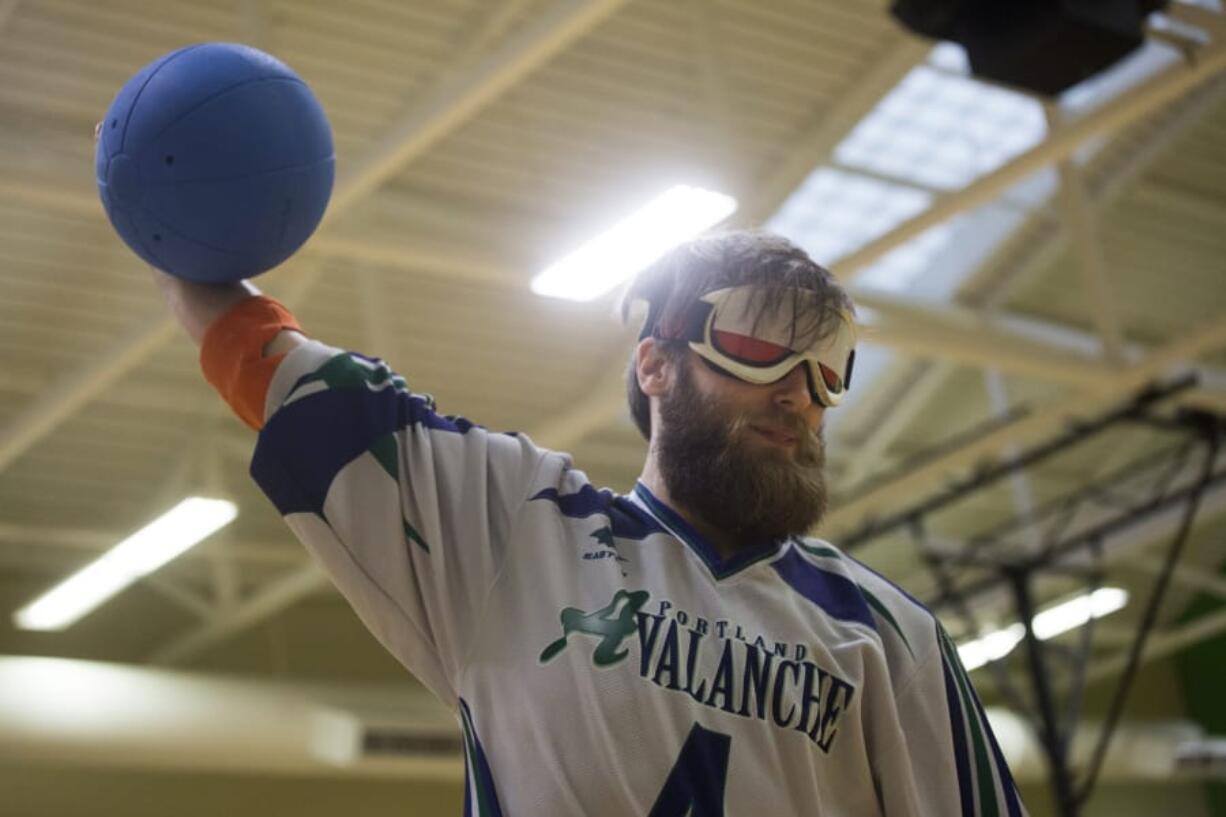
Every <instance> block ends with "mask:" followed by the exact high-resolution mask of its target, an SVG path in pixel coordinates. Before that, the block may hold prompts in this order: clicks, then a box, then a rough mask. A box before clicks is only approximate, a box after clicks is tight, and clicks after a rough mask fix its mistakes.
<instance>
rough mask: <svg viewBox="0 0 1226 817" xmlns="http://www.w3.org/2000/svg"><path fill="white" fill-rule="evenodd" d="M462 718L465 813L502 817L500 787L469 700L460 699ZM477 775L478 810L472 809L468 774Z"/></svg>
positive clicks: (483, 816)
mask: <svg viewBox="0 0 1226 817" xmlns="http://www.w3.org/2000/svg"><path fill="white" fill-rule="evenodd" d="M460 719H461V723H462V724H463V726H464V742H465V750H466V752H465V758H464V777H465V781H464V783H465V786H464V788H465V794H464V813H465V815H469V814H476V815H480V817H502V806H501V805H500V804H499V802H498V788H497V787H496V786H495V785H494V775H493V774H492V773H491V772H490V764H489V762H488V761H487V760H486V759H485V749H483V748H482V747H481V740H480V738H478V737H477V729H476V727H474V726H473V718H472V713H471V712H470V711H469V709H468V702H467V701H465V700H464V699H463V698H461V699H460ZM469 774H472V775H473V776H475V777H476V784H477V786H476V788H477V804H476V805H477V810H476V811H471V810H470V809H471V803H470V801H469V799H468V793H467V790H468V788H469V786H468V782H469V781H468V779H467V778H468V775H469Z"/></svg>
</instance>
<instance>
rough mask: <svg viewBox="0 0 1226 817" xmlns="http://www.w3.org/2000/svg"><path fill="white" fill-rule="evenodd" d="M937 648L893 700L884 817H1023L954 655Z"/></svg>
mask: <svg viewBox="0 0 1226 817" xmlns="http://www.w3.org/2000/svg"><path fill="white" fill-rule="evenodd" d="M934 627H935V630H936V634H935V638H936V643H935V644H934V645H932V647H931V649H930V651H929V654H928V655H927V657H926V658H925V659H924V660H923V661H921V662H920V663H919V664H918V666H917V668H916V670H915V672H914V674H913V675H912V676H911V678H910V679H908V681H907V682H906V684H905V685H904V686H903V687H902V688H900V690H899V691H898V694H897V707H898V711H897V718H898V725H899V735H898V736H897V738H896V739H895V740H894V741H892V743H891V745H890V747H889V748H888V749H887V750H886V751H884V752H882V753H881V756H880V757H879V758H878V762H877V765H878V785H879V790H880V797H881V801H882V806H883V811H884V813H885V815H886V817H902V816H903V815H906V817H945V816H946V815H958V817H989V815H999V817H1025V815H1026V810H1025V807H1024V806H1023V805H1022V801H1021V797H1020V796H1019V795H1018V792H1017V788H1016V786H1015V785H1014V782H1013V776H1012V775H1011V774H1010V773H1009V768H1008V765H1007V764H1006V762H1005V758H1004V754H1003V753H1002V752H1001V750H1000V746H999V745H998V744H997V742H996V737H995V735H994V734H993V733H992V727H991V725H990V724H989V723H988V719H987V716H986V715H985V714H984V711H983V707H982V706H981V705H980V703H979V698H978V696H977V695H976V694H975V690H974V687H972V686H971V681H970V677H969V676H968V675H967V672H966V670H965V669H963V667H962V662H961V661H960V660H959V658H958V652H957V648H956V647H955V646H954V643H953V641H952V640H951V639H950V637H949V636H948V635H947V634H946V633H945V630H944V628H942V627H941V625H940V624H939V623H934Z"/></svg>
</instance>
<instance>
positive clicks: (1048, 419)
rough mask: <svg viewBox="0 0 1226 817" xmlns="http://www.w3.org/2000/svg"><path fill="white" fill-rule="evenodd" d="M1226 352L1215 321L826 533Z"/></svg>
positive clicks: (846, 515) (1223, 332) (860, 504)
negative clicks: (1179, 368) (1211, 354)
mask: <svg viewBox="0 0 1226 817" xmlns="http://www.w3.org/2000/svg"><path fill="white" fill-rule="evenodd" d="M1222 346H1226V318H1219V319H1218V320H1215V321H1211V322H1209V323H1206V324H1205V325H1203V326H1201V327H1199V328H1198V329H1195V330H1193V331H1192V332H1189V333H1188V334H1186V335H1184V336H1183V337H1180V338H1177V339H1176V340H1174V341H1172V342H1170V343H1168V344H1166V345H1165V346H1163V347H1161V348H1160V349H1158V350H1156V351H1153V352H1151V353H1150V354H1149V355H1147V356H1146V357H1145V359H1143V360H1142V361H1141V362H1139V363H1136V364H1134V365H1132V366H1129V367H1128V368H1126V369H1123V370H1121V371H1118V372H1116V373H1115V374H1114V375H1113V376H1112V378H1111V380H1110V381H1109V383H1106V384H1102V387H1101V388H1100V389H1099V390H1098V391H1096V392H1093V393H1091V392H1084V391H1075V392H1073V393H1072V394H1070V395H1069V396H1068V397H1065V398H1064V399H1061V400H1057V401H1054V402H1052V403H1049V404H1047V405H1044V406H1040V407H1038V408H1036V409H1035V410H1034V411H1032V412H1030V413H1029V414H1027V415H1025V416H1024V417H1022V418H1019V419H1017V420H1014V421H1013V422H1011V423H1008V424H1006V425H1004V426H1001V427H999V428H996V429H994V430H992V431H991V432H989V433H988V434H985V435H983V436H982V437H979V438H977V439H975V440H974V441H972V442H969V443H967V444H966V445H963V446H961V447H959V448H956V449H954V450H952V451H948V452H945V453H943V454H940V455H938V456H936V457H934V458H933V459H931V460H928V461H927V462H925V463H924V464H923V465H922V466H920V467H919V468H915V469H913V470H911V471H908V472H907V473H905V474H902V475H900V476H898V477H895V478H893V479H890V480H888V481H886V482H883V483H881V484H879V485H877V486H876V487H874V488H872V489H871V490H868V491H866V492H864V493H862V494H860V495H858V496H855V497H851V498H849V499H848V500H847V501H846V502H844V503H843V504H842V505H840V506H839V507H837V508H835V509H833V510H832V511H831V512H830V513H829V514H828V515H827V517H826V521H825V522H824V525H823V530H824V531H827V532H832V533H831V535H833V536H834V537H835V541H837V533H838V532H841V531H845V530H848V529H850V528H853V527H855V526H856V525H859V524H861V523H863V522H864V521H866V520H867V519H869V518H870V517H872V516H873V515H875V514H880V513H883V512H885V511H887V510H889V509H893V508H897V507H898V506H899V505H900V504H901V503H904V502H909V501H914V499H915V497H917V496H923V495H925V494H926V493H928V492H929V491H931V490H932V486H933V485H941V484H944V483H945V482H946V481H947V480H948V479H950V478H951V477H953V476H954V475H955V474H957V473H959V472H962V471H965V470H966V469H968V468H971V467H973V466H977V465H981V464H982V463H984V462H988V461H992V460H993V459H995V458H996V457H997V456H998V454H999V452H1000V451H1001V450H1003V449H1004V448H1006V447H1008V446H1011V445H1026V444H1029V443H1033V442H1035V441H1037V440H1040V439H1042V438H1044V437H1046V436H1048V435H1050V434H1052V433H1055V432H1056V431H1058V430H1060V429H1061V428H1062V427H1063V426H1065V425H1066V424H1067V423H1069V422H1071V421H1073V420H1075V419H1080V418H1085V417H1086V416H1087V415H1092V414H1094V413H1096V412H1098V411H1101V410H1102V409H1103V408H1105V407H1107V406H1108V405H1109V404H1110V403H1111V402H1113V401H1118V400H1123V399H1125V398H1127V397H1128V396H1129V395H1130V394H1131V393H1132V392H1134V391H1136V390H1138V389H1140V388H1141V387H1143V386H1144V385H1145V384H1147V383H1148V382H1150V381H1151V380H1153V379H1154V378H1156V377H1160V376H1162V375H1163V374H1165V373H1167V372H1168V371H1170V370H1171V369H1172V368H1174V367H1177V366H1179V365H1182V364H1186V363H1187V362H1189V361H1194V360H1196V359H1197V358H1198V357H1200V356H1201V355H1203V354H1205V353H1207V352H1209V351H1212V350H1215V349H1218V348H1220V347H1222Z"/></svg>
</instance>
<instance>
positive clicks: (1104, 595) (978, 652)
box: [958, 587, 1128, 672]
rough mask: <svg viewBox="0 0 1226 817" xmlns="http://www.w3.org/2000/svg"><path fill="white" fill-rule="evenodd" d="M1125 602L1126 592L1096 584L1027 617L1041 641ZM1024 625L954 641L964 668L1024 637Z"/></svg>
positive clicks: (994, 655) (1005, 650)
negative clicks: (1088, 591) (969, 639)
mask: <svg viewBox="0 0 1226 817" xmlns="http://www.w3.org/2000/svg"><path fill="white" fill-rule="evenodd" d="M1127 603H1128V592H1127V591H1126V590H1122V589H1120V588H1118V587H1100V588H1099V589H1097V590H1095V591H1094V592H1093V593H1084V594H1082V595H1080V596H1077V597H1076V598H1073V599H1069V600H1068V601H1065V602H1062V603H1060V604H1055V605H1052V606H1051V607H1048V608H1047V609H1045V610H1043V611H1042V612H1040V613H1037V614H1036V615H1035V617H1034V618H1033V619H1031V621H1030V626H1031V627H1032V628H1033V629H1034V634H1035V637H1036V638H1038V639H1039V640H1041V641H1046V640H1047V639H1049V638H1055V637H1056V636H1058V635H1062V634H1064V633H1067V632H1068V631H1069V630H1075V629H1077V628H1078V627H1081V626H1083V625H1084V624H1086V622H1088V621H1089V620H1090V619H1093V618H1102V617H1103V616H1106V615H1110V614H1111V613H1114V612H1115V611H1116V610H1119V609H1121V608H1123V607H1124V605H1125V604H1127ZM1025 635H1026V628H1025V627H1023V626H1022V625H1021V624H1010V625H1009V626H1008V627H1005V628H1003V629H1000V630H995V631H993V632H990V633H988V634H987V635H985V636H982V637H980V638H976V639H975V640H973V641H968V642H966V643H965V644H959V645H958V657H959V658H961V659H962V665H963V666H964V667H965V668H966V671H967V672H970V671H972V670H976V669H979V668H980V667H982V666H983V665H984V664H987V663H989V662H991V661H995V660H997V659H999V658H1004V657H1005V656H1006V655H1008V654H1009V653H1010V652H1012V650H1013V648H1014V647H1016V646H1017V645H1018V643H1019V642H1020V641H1021V640H1022V639H1023V638H1024V637H1025Z"/></svg>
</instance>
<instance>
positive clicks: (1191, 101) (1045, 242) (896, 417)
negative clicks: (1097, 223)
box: [847, 78, 1226, 488]
mask: <svg viewBox="0 0 1226 817" xmlns="http://www.w3.org/2000/svg"><path fill="white" fill-rule="evenodd" d="M1224 96H1226V82H1224V81H1222V79H1221V78H1219V79H1218V80H1217V81H1216V82H1214V83H1211V84H1209V85H1208V86H1207V87H1205V88H1203V89H1200V90H1199V91H1198V92H1196V93H1193V94H1189V96H1188V98H1187V99H1186V100H1184V101H1183V103H1182V104H1181V105H1180V106H1179V107H1178V109H1177V110H1175V111H1173V112H1171V114H1170V115H1169V116H1168V117H1165V118H1164V121H1162V122H1161V124H1160V125H1159V126H1158V127H1156V128H1155V129H1154V130H1153V132H1151V133H1149V134H1147V137H1146V138H1145V139H1144V141H1143V142H1142V143H1141V144H1140V145H1139V147H1137V148H1136V149H1135V150H1132V151H1130V152H1129V153H1128V155H1127V156H1126V158H1125V159H1124V160H1123V161H1122V162H1117V163H1112V164H1111V165H1110V167H1109V169H1107V170H1105V171H1104V172H1102V173H1099V174H1096V175H1097V176H1098V177H1099V178H1102V179H1103V182H1102V183H1101V184H1099V185H1098V186H1097V187H1095V188H1093V189H1088V190H1087V193H1088V194H1089V195H1090V199H1091V201H1090V203H1091V206H1093V207H1094V208H1095V209H1096V210H1103V209H1105V208H1106V207H1109V206H1111V205H1112V204H1113V203H1114V202H1115V201H1116V200H1117V199H1119V197H1120V196H1121V195H1122V194H1123V193H1124V192H1125V191H1130V195H1131V191H1132V190H1134V189H1135V188H1136V186H1135V185H1134V184H1133V182H1134V181H1135V180H1136V178H1137V177H1138V176H1139V175H1140V174H1141V173H1142V172H1143V171H1144V170H1145V169H1146V168H1148V167H1150V166H1151V165H1152V164H1153V163H1154V161H1155V160H1157V159H1158V158H1159V157H1160V156H1162V155H1164V154H1165V153H1166V152H1167V151H1168V150H1169V149H1170V148H1171V145H1172V144H1173V143H1174V141H1175V140H1176V139H1178V138H1179V137H1180V136H1181V135H1182V134H1183V133H1185V132H1186V131H1187V129H1188V128H1189V127H1190V126H1192V125H1193V124H1195V123H1196V122H1199V121H1201V120H1202V118H1203V117H1204V115H1205V114H1206V113H1208V112H1209V111H1210V110H1213V109H1214V108H1215V107H1216V106H1217V105H1218V104H1219V103H1220V101H1221V100H1222V98H1223V97H1224ZM1062 227H1063V224H1062V222H1059V221H1055V220H1053V219H1050V218H1048V217H1047V216H1046V212H1045V209H1040V210H1036V211H1035V212H1033V213H1032V214H1031V216H1030V223H1028V224H1027V225H1025V226H1024V227H1022V228H1021V230H1020V232H1025V233H1026V234H1027V235H1032V234H1033V233H1035V232H1036V231H1037V232H1038V236H1037V238H1035V239H1033V240H1028V241H1027V243H1026V244H1024V245H1023V246H1022V247H1021V249H1022V250H1023V252H1022V254H1021V256H1020V257H1019V258H1017V259H1016V260H1015V261H1014V262H1013V263H1012V264H1010V265H1008V266H1006V267H1005V268H1004V272H1003V274H999V275H997V277H996V278H995V280H993V281H991V283H990V285H989V286H987V287H986V288H984V292H983V294H982V295H981V296H979V297H977V298H976V299H975V302H974V303H973V306H974V307H975V308H977V309H979V310H981V311H983V312H994V311H995V310H996V309H997V308H998V307H1000V305H1002V304H1004V303H1005V302H1006V301H1007V300H1008V299H1009V297H1010V295H1011V294H1012V293H1013V292H1014V291H1015V290H1016V289H1017V287H1019V286H1021V285H1022V284H1024V282H1026V281H1028V280H1030V279H1031V278H1032V277H1033V276H1034V275H1035V274H1037V273H1038V272H1039V271H1041V270H1044V269H1047V268H1048V267H1049V266H1050V265H1051V264H1052V263H1053V262H1054V261H1055V259H1056V258H1057V257H1058V256H1059V255H1060V253H1061V252H1063V250H1064V248H1065V247H1066V246H1067V241H1068V238H1069V231H1068V230H1066V229H1062ZM1006 246H1008V242H1006ZM996 268H997V265H996V264H995V263H993V261H992V260H989V261H987V262H985V263H984V264H983V265H981V267H980V270H979V271H978V272H976V273H973V274H972V276H971V277H970V278H969V279H968V281H967V283H965V284H963V288H964V289H965V288H968V287H969V288H975V287H980V286H982V284H981V282H980V280H979V279H981V278H983V277H984V275H985V271H987V270H993V269H996ZM997 317H1001V316H999V315H998V316H997ZM1065 337H1066V338H1069V337H1071V335H1070V334H1069V333H1065ZM1084 340H1085V345H1084V348H1085V349H1086V350H1087V352H1090V351H1091V350H1092V348H1093V346H1092V344H1091V343H1090V341H1091V340H1092V339H1091V338H1089V337H1088V336H1086V337H1085V338H1084ZM955 371H957V367H956V366H954V365H953V364H952V363H948V362H938V363H935V364H932V365H930V366H928V367H927V368H926V369H925V370H924V371H923V373H922V374H921V375H920V376H919V377H918V379H916V378H913V377H909V378H908V380H909V381H910V382H909V384H908V386H907V389H906V391H904V392H903V393H902V399H901V400H898V399H896V398H895V397H893V396H892V395H893V394H894V393H895V391H896V390H895V389H894V388H892V386H891V384H889V383H885V384H881V385H880V386H876V385H875V386H874V389H875V391H876V392H877V393H879V394H882V395H885V396H887V399H885V400H882V401H880V402H879V403H877V404H876V405H879V406H880V407H881V408H880V409H879V410H878V411H877V412H876V413H877V414H878V415H879V416H878V417H877V418H875V419H874V420H872V421H871V422H869V423H867V424H863V425H861V427H865V426H867V427H869V428H872V429H873V430H872V432H871V433H870V434H869V435H868V436H866V437H861V438H859V439H857V441H856V445H857V450H858V451H861V452H864V455H863V457H860V456H858V457H857V458H856V460H855V468H854V471H853V472H852V473H849V474H848V475H847V486H848V487H851V488H854V486H856V485H857V484H858V483H860V482H861V481H863V480H864V479H865V478H866V477H868V476H870V475H871V470H872V469H873V468H874V467H876V468H880V464H881V460H880V457H881V455H882V454H883V453H884V452H885V451H887V450H888V449H889V447H890V446H891V445H892V444H893V442H894V440H895V439H896V438H897V437H898V435H899V434H900V433H901V432H902V431H903V430H904V429H905V428H906V426H907V425H908V424H909V423H910V420H911V418H912V417H914V416H915V415H916V414H918V413H919V412H920V411H921V410H922V409H923V408H924V406H926V405H927V396H928V395H933V394H936V393H937V392H939V391H940V390H941V388H942V386H943V385H944V383H945V382H947V381H948V379H949V377H950V376H951V375H952V374H953V373H954V372H955ZM899 372H900V374H899V375H897V376H900V377H901V376H904V374H903V372H904V370H901V369H900V370H899ZM1201 372H1202V375H1204V377H1205V381H1206V383H1205V387H1204V388H1199V389H1193V390H1190V391H1188V392H1185V393H1184V394H1183V395H1181V396H1180V402H1182V403H1184V404H1185V405H1199V406H1201V407H1203V408H1207V409H1209V410H1212V411H1223V412H1226V377H1222V378H1217V377H1216V376H1215V375H1214V373H1213V372H1212V371H1211V370H1206V369H1203V368H1202V369H1201Z"/></svg>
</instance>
